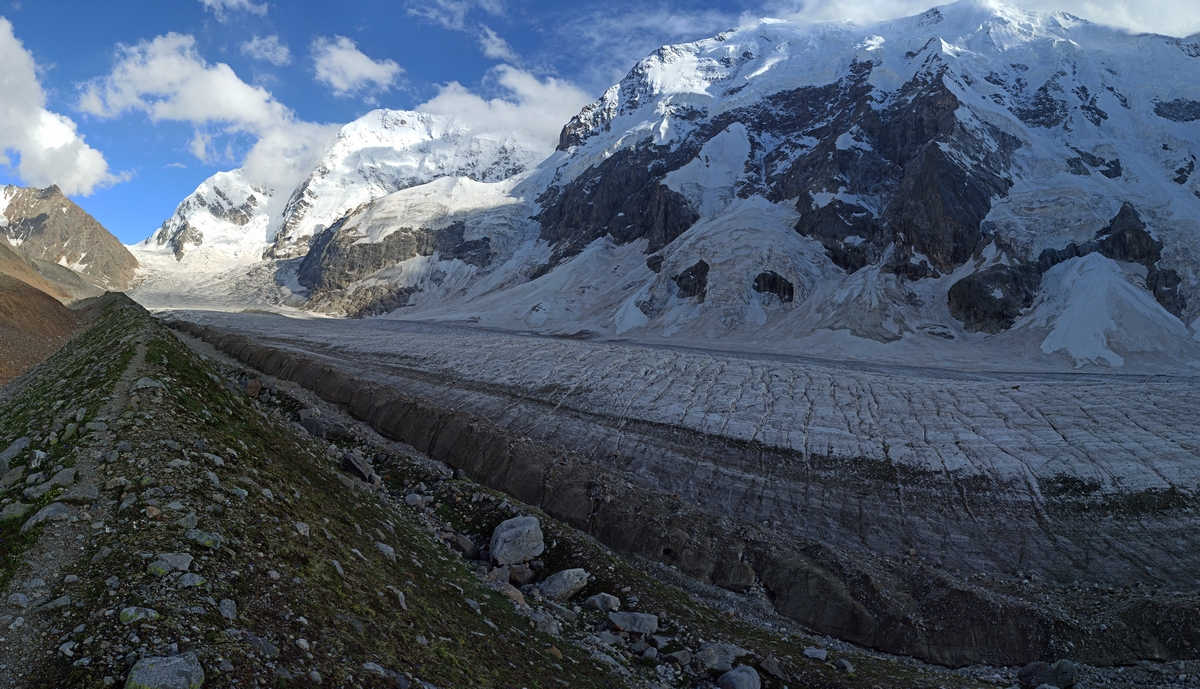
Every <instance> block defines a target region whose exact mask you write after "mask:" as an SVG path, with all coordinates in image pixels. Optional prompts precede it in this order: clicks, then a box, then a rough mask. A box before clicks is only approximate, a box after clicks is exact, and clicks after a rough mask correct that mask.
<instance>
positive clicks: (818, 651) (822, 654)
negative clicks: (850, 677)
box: [804, 648, 829, 660]
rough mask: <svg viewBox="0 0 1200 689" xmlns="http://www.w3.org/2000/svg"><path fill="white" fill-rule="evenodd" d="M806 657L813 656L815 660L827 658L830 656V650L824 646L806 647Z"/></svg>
mask: <svg viewBox="0 0 1200 689" xmlns="http://www.w3.org/2000/svg"><path fill="white" fill-rule="evenodd" d="M804 657H805V658H812V659H813V660H825V659H826V658H828V657H829V651H826V650H825V649H823V648H806V649H804Z"/></svg>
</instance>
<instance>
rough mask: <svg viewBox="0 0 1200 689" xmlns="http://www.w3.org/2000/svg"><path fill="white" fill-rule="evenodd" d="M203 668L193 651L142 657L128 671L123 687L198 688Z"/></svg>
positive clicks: (151, 688)
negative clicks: (174, 654)
mask: <svg viewBox="0 0 1200 689" xmlns="http://www.w3.org/2000/svg"><path fill="white" fill-rule="evenodd" d="M203 684H204V668H203V667H201V666H200V659H199V658H197V657H196V654H195V653H191V652H188V653H182V654H180V655H176V656H166V657H157V658H154V657H151V658H142V659H141V660H139V661H138V662H137V664H136V665H134V666H133V669H132V670H130V671H129V677H128V679H126V680H125V689H199V687H201V686H203Z"/></svg>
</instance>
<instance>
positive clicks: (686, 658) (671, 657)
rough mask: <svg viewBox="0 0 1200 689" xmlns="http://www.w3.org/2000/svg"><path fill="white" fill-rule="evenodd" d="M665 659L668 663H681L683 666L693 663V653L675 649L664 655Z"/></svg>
mask: <svg viewBox="0 0 1200 689" xmlns="http://www.w3.org/2000/svg"><path fill="white" fill-rule="evenodd" d="M663 661H665V662H668V663H679V664H680V665H681V666H683V667H687V666H688V665H691V664H692V654H691V653H689V652H687V651H675V652H674V653H668V654H666V655H665V656H663Z"/></svg>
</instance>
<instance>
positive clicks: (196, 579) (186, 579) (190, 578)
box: [177, 572, 208, 589]
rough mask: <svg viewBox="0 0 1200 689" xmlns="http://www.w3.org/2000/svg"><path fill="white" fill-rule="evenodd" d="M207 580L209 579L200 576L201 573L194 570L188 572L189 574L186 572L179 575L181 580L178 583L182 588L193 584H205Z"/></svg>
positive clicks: (190, 586)
mask: <svg viewBox="0 0 1200 689" xmlns="http://www.w3.org/2000/svg"><path fill="white" fill-rule="evenodd" d="M207 581H208V580H207V579H205V578H204V577H202V576H200V575H199V574H195V573H193V572H188V573H187V574H184V575H183V576H181V577H179V581H178V582H177V584H178V586H179V588H181V589H190V588H192V587H193V586H200V585H201V584H204V583H206V582H207Z"/></svg>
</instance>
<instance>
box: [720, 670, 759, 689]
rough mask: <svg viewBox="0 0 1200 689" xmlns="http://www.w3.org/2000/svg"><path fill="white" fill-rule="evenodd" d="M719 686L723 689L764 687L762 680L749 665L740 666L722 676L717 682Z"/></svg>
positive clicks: (755, 688) (756, 688)
mask: <svg viewBox="0 0 1200 689" xmlns="http://www.w3.org/2000/svg"><path fill="white" fill-rule="evenodd" d="M717 686H718V687H720V688H721V689H759V688H760V687H762V680H760V679H759V677H758V673H757V672H755V671H754V668H752V667H750V666H749V665H739V666H737V667H735V668H733V669H732V670H730V671H729V672H726V673H725V674H723V675H721V677H720V678H719V679H718V680H717Z"/></svg>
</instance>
